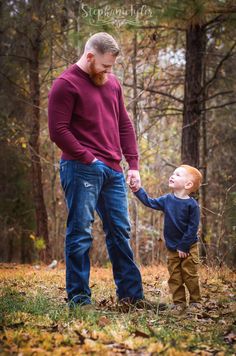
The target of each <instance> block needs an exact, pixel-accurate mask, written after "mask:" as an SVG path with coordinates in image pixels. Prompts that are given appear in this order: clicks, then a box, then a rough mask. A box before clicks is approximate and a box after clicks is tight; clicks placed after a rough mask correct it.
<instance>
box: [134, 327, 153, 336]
mask: <svg viewBox="0 0 236 356" xmlns="http://www.w3.org/2000/svg"><path fill="white" fill-rule="evenodd" d="M133 334H134V337H144V338H149V337H150V335H149V334H146V333H144V332H143V331H140V330H137V329H136V330H135V332H134V333H133Z"/></svg>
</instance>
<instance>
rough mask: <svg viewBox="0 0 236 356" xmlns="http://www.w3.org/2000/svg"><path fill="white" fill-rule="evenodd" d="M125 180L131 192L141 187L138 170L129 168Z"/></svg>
mask: <svg viewBox="0 0 236 356" xmlns="http://www.w3.org/2000/svg"><path fill="white" fill-rule="evenodd" d="M126 182H127V184H128V185H129V186H130V188H131V190H132V192H137V191H138V190H139V189H140V187H141V179H140V175H139V171H137V170H132V169H129V170H128V174H127V180H126Z"/></svg>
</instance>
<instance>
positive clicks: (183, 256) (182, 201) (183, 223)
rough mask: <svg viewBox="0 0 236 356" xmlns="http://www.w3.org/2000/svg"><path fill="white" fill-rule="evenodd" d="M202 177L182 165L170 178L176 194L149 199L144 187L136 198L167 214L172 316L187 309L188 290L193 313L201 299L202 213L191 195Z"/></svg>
mask: <svg viewBox="0 0 236 356" xmlns="http://www.w3.org/2000/svg"><path fill="white" fill-rule="evenodd" d="M201 181H202V175H201V173H200V172H199V171H198V170H197V169H196V168H194V167H191V166H188V165H181V166H180V167H178V168H177V169H175V171H174V172H173V174H172V175H171V177H170V178H169V187H170V188H171V189H172V191H173V193H170V194H166V195H163V196H161V197H159V198H156V199H152V198H150V197H149V196H148V195H147V193H146V192H145V190H144V189H143V188H140V189H139V190H138V191H136V190H135V189H134V188H132V182H131V185H130V187H131V190H132V191H133V192H134V194H135V195H136V197H137V198H138V199H139V200H140V201H141V202H142V203H143V204H144V205H146V206H148V207H150V208H152V209H156V210H161V211H163V212H164V213H165V218H164V238H165V243H166V247H167V251H168V271H169V275H170V277H169V280H168V284H169V289H170V292H171V294H172V298H173V303H174V305H173V313H174V314H181V313H182V312H183V311H184V310H185V308H186V295H185V287H184V285H185V286H186V287H187V289H188V291H189V294H190V302H189V303H190V305H189V307H190V310H191V309H192V310H194V309H197V308H198V307H199V304H198V303H199V302H200V300H201V294H200V287H199V277H198V264H199V254H198V244H197V241H198V237H197V231H198V225H199V220H200V211H199V206H198V203H197V202H196V200H195V199H193V198H190V197H189V194H190V193H192V192H195V191H196V190H197V189H198V188H199V187H200V184H201Z"/></svg>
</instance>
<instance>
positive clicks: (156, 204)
mask: <svg viewBox="0 0 236 356" xmlns="http://www.w3.org/2000/svg"><path fill="white" fill-rule="evenodd" d="M134 194H135V195H136V197H137V198H138V199H139V200H140V201H141V202H142V203H143V204H144V205H146V206H147V207H149V208H152V209H156V210H161V211H164V207H165V197H164V196H161V197H159V198H156V199H153V198H150V197H149V196H148V195H147V193H146V191H145V190H144V189H143V188H140V189H139V190H138V191H137V192H134Z"/></svg>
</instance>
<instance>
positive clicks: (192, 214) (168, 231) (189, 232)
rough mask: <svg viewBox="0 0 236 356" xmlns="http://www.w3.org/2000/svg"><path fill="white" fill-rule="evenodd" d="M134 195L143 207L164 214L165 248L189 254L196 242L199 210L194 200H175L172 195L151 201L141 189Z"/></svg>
mask: <svg viewBox="0 0 236 356" xmlns="http://www.w3.org/2000/svg"><path fill="white" fill-rule="evenodd" d="M134 194H135V195H136V197H137V198H138V199H139V200H140V201H141V202H142V203H143V204H144V205H146V206H148V207H149V208H152V209H155V210H161V211H163V212H164V213H165V218H164V238H165V242H166V247H167V248H168V249H170V250H172V251H177V250H180V251H183V252H189V249H190V247H191V245H193V244H194V243H195V242H197V241H198V237H197V231H198V225H199V221H200V209H199V205H198V203H197V202H196V200H195V199H193V198H188V199H181V198H177V197H176V196H175V195H174V194H166V195H163V196H161V197H159V198H154V199H153V198H150V197H149V196H148V195H147V193H146V191H145V190H144V189H143V188H140V189H139V190H138V191H137V192H136V193H134Z"/></svg>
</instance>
